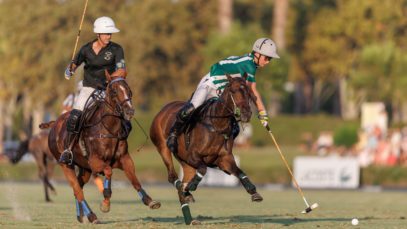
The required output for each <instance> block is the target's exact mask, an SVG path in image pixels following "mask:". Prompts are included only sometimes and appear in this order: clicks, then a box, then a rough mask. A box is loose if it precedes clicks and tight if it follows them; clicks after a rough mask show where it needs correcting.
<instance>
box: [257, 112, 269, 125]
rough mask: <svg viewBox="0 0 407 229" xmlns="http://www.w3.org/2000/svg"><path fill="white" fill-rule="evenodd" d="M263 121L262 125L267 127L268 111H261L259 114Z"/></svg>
mask: <svg viewBox="0 0 407 229" xmlns="http://www.w3.org/2000/svg"><path fill="white" fill-rule="evenodd" d="M257 117H258V118H259V120H260V122H261V125H263V126H264V127H266V126H267V125H268V121H269V117H268V116H267V112H266V111H259V115H258V116H257Z"/></svg>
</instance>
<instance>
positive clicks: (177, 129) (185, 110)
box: [167, 102, 195, 152]
mask: <svg viewBox="0 0 407 229" xmlns="http://www.w3.org/2000/svg"><path fill="white" fill-rule="evenodd" d="M194 110H195V107H194V105H193V104H192V103H190V102H187V103H186V104H185V105H184V106H183V107H182V108H181V110H180V111H178V113H177V116H176V120H175V123H174V124H173V125H172V127H171V129H170V134H169V136H168V139H167V146H168V148H169V149H170V151H171V152H176V150H177V147H178V142H177V137H178V135H179V134H180V133H181V131H182V128H183V127H184V124H185V122H186V121H187V120H188V119H190V118H191V115H192V113H193V112H194Z"/></svg>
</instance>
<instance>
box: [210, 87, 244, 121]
mask: <svg viewBox="0 0 407 229" xmlns="http://www.w3.org/2000/svg"><path fill="white" fill-rule="evenodd" d="M241 86H243V84H241V85H240V89H243V88H241ZM230 87H231V84H230V83H229V84H228V86H227V88H225V90H224V91H223V93H228V94H229V95H228V96H229V97H230V100H231V101H232V104H233V108H231V107H230V106H228V104H227V103H226V101H225V99H223V98H222V97H220V98H219V99H218V100H217V101H218V102H219V103H221V104H222V106H223V107H224V108H225V109H226V110H227V111H228V113H227V114H226V115H220V116H219V115H209V116H206V117H209V118H231V117H234V118H235V120H236V121H238V122H239V121H241V115H242V113H241V110H240V108H239V106H238V104H237V103H236V101H235V98H234V97H233V94H234V93H235V92H233V91H232V90H231V88H230ZM240 89H239V90H240ZM244 89H245V92H246V93H247V94H250V93H249V91H248V90H249V89H248V88H247V87H246V86H244ZM249 100H251V97H250V96H249ZM249 102H250V101H249ZM211 113H212V112H211Z"/></svg>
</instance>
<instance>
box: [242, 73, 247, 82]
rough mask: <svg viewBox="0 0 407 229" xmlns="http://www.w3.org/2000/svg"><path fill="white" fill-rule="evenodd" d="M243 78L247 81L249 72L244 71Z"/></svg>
mask: <svg viewBox="0 0 407 229" xmlns="http://www.w3.org/2000/svg"><path fill="white" fill-rule="evenodd" d="M243 79H244V80H245V81H246V80H247V72H245V73H243Z"/></svg>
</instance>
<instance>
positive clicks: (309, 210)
mask: <svg viewBox="0 0 407 229" xmlns="http://www.w3.org/2000/svg"><path fill="white" fill-rule="evenodd" d="M318 206H319V205H318V203H314V204H313V205H311V206H309V207H307V208H306V209H305V210H304V211H302V212H301V213H302V214H307V213H309V212H311V211H312V210H314V209H315V208H317V207H318Z"/></svg>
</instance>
